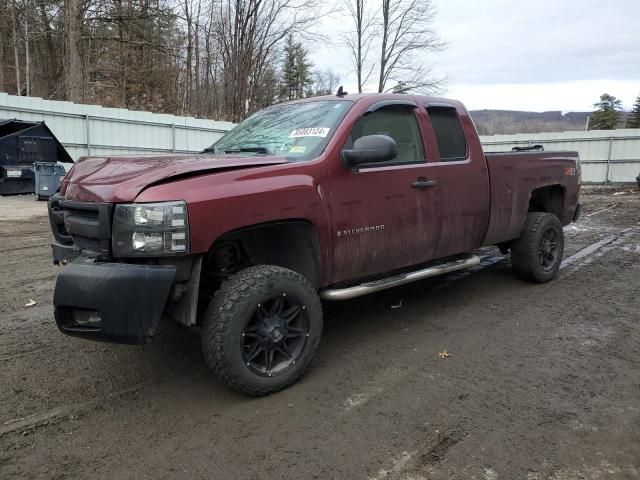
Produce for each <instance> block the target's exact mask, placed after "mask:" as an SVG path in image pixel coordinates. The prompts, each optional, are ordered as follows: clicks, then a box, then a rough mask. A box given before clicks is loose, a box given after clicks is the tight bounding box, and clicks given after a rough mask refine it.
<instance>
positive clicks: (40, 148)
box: [0, 119, 73, 195]
mask: <svg viewBox="0 0 640 480" xmlns="http://www.w3.org/2000/svg"><path fill="white" fill-rule="evenodd" d="M35 162H46V163H51V164H56V163H57V162H63V163H73V160H72V159H71V157H70V156H69V154H68V153H67V151H66V150H65V149H64V147H63V146H62V144H61V143H60V142H59V141H58V139H57V138H56V137H55V135H54V134H53V133H52V132H51V130H49V127H47V126H46V125H45V123H44V122H29V121H25V120H16V119H13V120H0V195H7V194H14V193H33V192H34V191H35V174H34V171H33V164H34V163H35ZM56 188H57V187H56Z"/></svg>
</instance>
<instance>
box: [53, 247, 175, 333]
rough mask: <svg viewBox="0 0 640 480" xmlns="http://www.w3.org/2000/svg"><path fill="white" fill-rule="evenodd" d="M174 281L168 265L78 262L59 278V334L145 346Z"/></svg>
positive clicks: (56, 302)
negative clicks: (143, 344)
mask: <svg viewBox="0 0 640 480" xmlns="http://www.w3.org/2000/svg"><path fill="white" fill-rule="evenodd" d="M175 276H176V267H175V266H173V265H137V264H128V263H106V262H99V261H96V259H94V258H89V257H86V256H79V257H77V258H76V259H74V260H73V261H72V262H70V263H69V264H68V265H67V266H66V267H64V268H63V269H62V271H61V272H60V273H59V274H58V278H57V280H56V287H55V292H54V295H53V304H54V308H55V318H56V323H57V325H58V328H59V329H60V331H61V332H62V333H65V334H68V335H73V336H77V337H83V338H87V339H91V340H99V341H106V342H113V343H129V344H142V343H149V342H150V341H151V339H152V337H153V336H154V335H155V334H156V333H157V331H158V325H159V323H160V318H161V316H162V312H163V310H164V307H165V304H166V303H167V299H168V297H169V292H170V290H171V287H172V285H173V282H174V279H175Z"/></svg>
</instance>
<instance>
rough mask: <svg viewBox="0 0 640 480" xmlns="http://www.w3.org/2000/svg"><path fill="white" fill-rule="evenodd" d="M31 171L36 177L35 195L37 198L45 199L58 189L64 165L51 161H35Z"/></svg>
mask: <svg viewBox="0 0 640 480" xmlns="http://www.w3.org/2000/svg"><path fill="white" fill-rule="evenodd" d="M33 171H34V172H35V177H36V196H37V198H38V200H47V199H48V198H49V197H50V196H51V195H53V194H54V193H56V191H57V190H58V187H59V186H60V182H61V181H62V177H64V174H65V170H64V167H63V166H62V165H60V164H56V163H51V162H35V163H34V164H33Z"/></svg>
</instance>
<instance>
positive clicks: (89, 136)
mask: <svg viewBox="0 0 640 480" xmlns="http://www.w3.org/2000/svg"><path fill="white" fill-rule="evenodd" d="M90 121H91V120H90V119H89V114H86V115H85V116H84V125H85V132H86V135H87V155H91V134H90V133H89V122H90Z"/></svg>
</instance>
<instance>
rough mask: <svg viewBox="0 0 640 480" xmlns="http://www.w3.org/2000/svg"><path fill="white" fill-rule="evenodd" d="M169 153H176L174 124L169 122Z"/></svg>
mask: <svg viewBox="0 0 640 480" xmlns="http://www.w3.org/2000/svg"><path fill="white" fill-rule="evenodd" d="M171 151H172V152H173V153H176V123H175V122H171Z"/></svg>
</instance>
